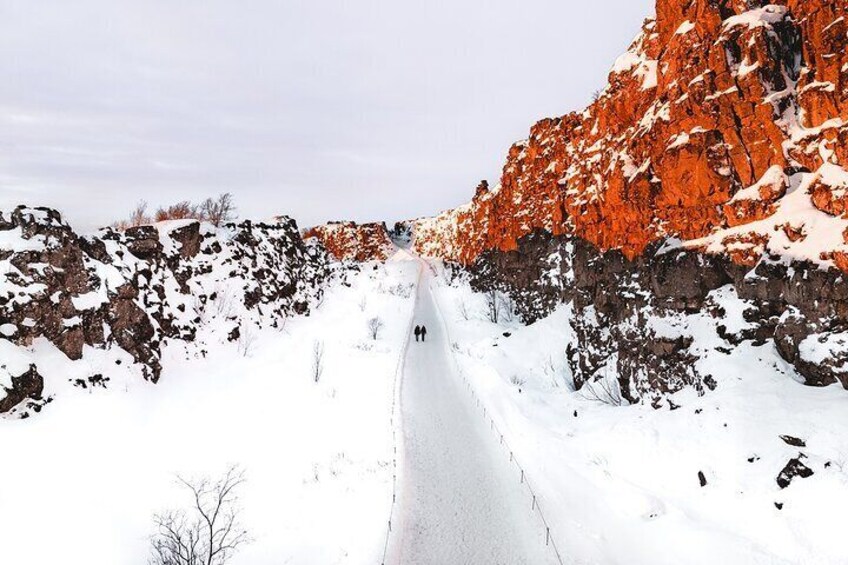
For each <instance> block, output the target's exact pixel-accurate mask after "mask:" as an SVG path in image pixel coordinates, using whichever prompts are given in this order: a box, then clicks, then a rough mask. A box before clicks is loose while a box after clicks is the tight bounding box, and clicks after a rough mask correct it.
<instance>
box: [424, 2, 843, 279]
mask: <svg viewBox="0 0 848 565" xmlns="http://www.w3.org/2000/svg"><path fill="white" fill-rule="evenodd" d="M847 6H848V3H846V2H845V1H844V0H803V1H801V0H784V1H781V2H775V3H773V4H768V3H766V2H762V1H751V0H748V1H745V2H743V1H730V0H659V1H658V2H657V16H656V18H655V19H653V20H648V21H646V22H645V24H644V26H643V29H642V32H641V33H640V34H639V36H638V37H637V38H636V40H635V41H634V43H633V45H632V46H631V48H630V49H629V51H628V52H627V53H625V54H624V55H622V56H621V57H620V58H619V59H618V60H617V61H616V62H615V64H614V66H613V69H612V71H611V73H610V76H609V84H608V86H607V87H606V89H605V90H604V91H602V92H601V93H600V94H599V96H598V99H597V100H596V101H595V102H594V103H593V104H592V105H591V106H590V107H589V108H587V109H586V110H585V111H584V112H582V113H573V114H568V115H565V116H562V117H559V118H554V119H545V120H542V121H540V122H539V123H537V124H536V125H534V126H533V128H532V129H531V131H530V136H529V137H528V138H527V139H526V140H524V141H521V142H519V143H516V144H515V145H514V146H513V147H512V148H511V149H510V151H509V154H508V157H507V162H506V165H505V166H504V169H503V175H502V177H501V182H500V184H499V185H498V186H497V187H495V188H494V189H492V190H489V189H488V187H486V186H481V187H480V188H478V190H477V194H476V195H475V197H474V199H473V200H472V201H471V203H469V204H468V205H467V206H464V207H461V208H459V209H456V210H452V211H449V212H447V213H445V214H443V215H441V216H439V217H437V218H434V219H428V220H423V221H419V222H417V225H416V241H417V247H418V249H419V250H421V251H424V252H427V253H429V254H433V255H437V256H440V257H444V258H448V259H451V260H453V261H458V262H461V263H465V264H469V263H471V262H473V261H474V259H476V258H477V257H478V256H479V255H480V254H481V253H482V252H483V251H485V250H487V249H500V250H502V251H509V250H512V249H515V248H516V245H517V242H518V239H519V238H521V237H522V236H524V235H527V234H529V233H532V232H534V231H536V230H539V229H543V230H546V231H548V232H550V233H552V234H553V235H560V234H569V235H575V236H578V237H580V238H582V239H585V240H586V241H588V242H590V243H592V244H594V245H595V246H596V247H598V248H599V249H601V250H603V251H606V250H610V249H619V250H621V251H622V253H624V255H625V256H627V257H628V258H634V257H636V256H638V255H640V254H642V252H643V251H644V250H645V249H646V247H647V246H648V245H649V244H650V243H652V242H654V241H657V240H660V239H664V238H668V237H675V238H680V239H682V240H700V239H701V238H705V237H708V236H710V240H709V242H710V244H711V246H712V247H711V251H716V252H718V251H721V252H724V253H727V254H730V255H732V256H733V257H734V260H736V261H738V262H743V263H746V264H753V263H755V262H756V261H757V259H758V257H759V256H761V255H762V253H763V252H764V250H765V249H766V248H768V249H769V250H771V251H775V252H780V253H783V254H788V255H797V254H798V253H802V252H803V253H805V255H815V256H814V257H811V258H812V259H813V260H815V261H817V262H821V263H824V264H835V263H839V264H843V263H844V260H842V259H835V258H834V255H837V256H839V257H841V256H842V255H841V254H844V253H845V251H846V247H845V241H844V240H843V238H842V233H841V232H842V230H839V233H838V234H837V236H838V237H831V238H828V239H827V241H822V237H821V236H820V234H817V233H814V232H817V231H818V230H817V227H818V226H816V225H815V224H817V223H818V222H819V221H825V220H827V219H830V218H839V219H840V222H838V224H839V226H841V227H842V229H843V230H844V228H845V227H848V224H846V223H845V222H844V221H842V220H844V218H843V217H842V216H843V215H844V210H843V208H844V205H843V204H842V202H843V199H844V195H843V192H845V188H846V186H848V174H846V172H845V169H844V168H843V167H844V166H845V164H846V160H848V150H846V143H845V142H846V140H848V125H846V122H845V120H846V119H848V50H846V47H848V23H846V19H845V17H846V7H847ZM799 191H800V192H801V193H803V198H801V196H802V195H801V194H797V195H796V194H795V193H796V192H799ZM799 206H800V207H803V208H810V209H811V210H804V212H810V213H809V214H808V215H804V216H801V215H799V214H798V212H799V210H798V209H797V208H798V207H799ZM813 210H819V211H821V212H822V214H821V216H819V215H816V214H813V213H812V212H813ZM775 216H778V217H777V218H776V217H775ZM836 223H837V222H832V223H830V224H833V225H835V224H836ZM784 226H785V228H786V229H785V230H784V229H783V228H784ZM831 227H833V226H832V225H829V226H828V228H831ZM776 228H780V229H777V231H775V229H776ZM787 233H789V235H787ZM817 236H818V237H817ZM813 237H816V238H817V239H819V240H820V241H818V242H816V243H814V244H812V245H810V244H807V245H805V243H807V242H808V241H809V240H810V239H811V238H813ZM693 245H699V243H693ZM811 247H815V249H811Z"/></svg>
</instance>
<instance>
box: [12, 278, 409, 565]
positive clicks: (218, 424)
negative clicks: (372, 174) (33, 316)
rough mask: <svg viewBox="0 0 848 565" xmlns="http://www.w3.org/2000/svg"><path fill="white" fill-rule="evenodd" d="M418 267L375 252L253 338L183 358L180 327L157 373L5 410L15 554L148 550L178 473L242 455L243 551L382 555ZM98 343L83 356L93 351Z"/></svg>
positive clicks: (54, 559) (91, 556)
mask: <svg viewBox="0 0 848 565" xmlns="http://www.w3.org/2000/svg"><path fill="white" fill-rule="evenodd" d="M417 272H418V265H417V263H415V262H410V261H393V262H390V263H387V264H386V265H378V264H373V263H372V264H365V265H363V266H362V268H361V270H360V271H359V272H358V273H354V274H352V275H350V276H351V278H350V282H349V283H346V284H338V285H334V286H332V287H330V289H329V291H328V293H327V296H326V298H325V299H324V301H323V302H322V303H321V305H320V306H318V307H316V308H315V309H314V311H313V312H312V313H311V314H310V315H309V316H306V317H304V316H299V317H297V316H296V317H290V318H289V319H288V321H287V323H286V324H285V325H282V324H278V325H277V327H272V326H270V325H265V326H264V327H262V328H259V327H256V328H255V329H253V330H252V331H253V332H254V334H253V335H254V338H253V340H252V342H251V344H252V345H251V347H250V348H249V350H247V351H245V349H244V347H243V344H240V343H239V342H238V341H234V342H227V341H226V340H224V341H223V342H222V343H219V344H217V345H216V346H215V347H209V348H208V350H207V351H206V354H205V356H203V355H200V356H197V357H193V356H192V357H190V358H187V357H186V355H185V344H184V343H182V342H180V341H172V342H170V344H169V345H167V346H166V347H165V348H164V351H163V355H162V360H161V363H162V367H163V373H162V374H163V378H162V379H161V381H160V382H159V384H157V385H156V386H153V385H152V384H150V383H149V382H146V381H144V380H141V379H134V380H126V381H125V382H122V384H121V386H120V387H118V386H110V387H108V388H105V389H104V388H99V387H97V388H90V387H89V388H87V389H82V388H78V387H74V388H71V389H69V390H66V391H64V392H63V394H62V397H61V399H59V400H57V401H56V402H54V403H52V404H51V406H50V407H49V409H47V410H43V411H42V412H41V413H40V414H38V415H37V417H32V418H28V419H23V420H14V419H10V420H6V421H3V422H2V426H0V445H2V446H3V451H4V453H6V454H8V455H9V457H8V459H6V460H5V461H4V463H3V464H0V532H2V534H0V537H2V540H3V541H2V548H3V551H2V553H3V558H2V560H3V562H4V563H15V564H16V565H44V564H47V563H64V564H68V565H76V564H85V565H114V564H116V563H120V564H126V565H132V564H139V565H141V564H143V563H146V560H147V555H148V536H149V535H150V534H151V533H152V531H153V523H152V515H153V513H154V512H157V511H161V510H163V509H168V508H172V507H173V506H174V505H178V504H181V503H183V502H184V499H183V498H182V497H183V496H184V492H183V491H181V490H179V489H178V487H177V485H176V484H175V474H177V473H179V474H182V475H184V476H188V477H191V476H201V475H213V476H215V475H217V473H219V472H222V471H223V469H224V468H226V467H227V466H228V465H230V464H233V463H236V464H239V465H241V467H242V468H243V469H244V470H245V472H246V478H247V482H246V484H245V486H244V490H243V491H242V500H241V502H242V507H243V509H244V514H243V516H244V520H243V521H244V524H245V526H246V527H247V529H248V530H249V533H250V535H251V537H252V538H253V542H252V543H250V544H249V545H248V546H245V548H244V550H242V551H241V552H239V553H238V554H237V555H236V557H235V559H233V561H232V564H233V565H242V564H251V565H263V564H268V565H271V564H274V565H276V564H279V563H292V564H304V565H308V564H314V563H328V564H329V563H350V564H363V565H365V564H369V565H371V564H373V563H376V562H378V559H379V557H380V556H381V555H382V549H383V542H384V536H385V524H386V518H387V516H388V513H389V509H390V505H391V483H392V466H391V460H392V441H391V438H392V434H391V426H390V411H391V405H392V394H393V389H394V386H393V384H394V378H395V369H396V367H397V356H398V355H399V353H400V351H401V348H402V345H403V343H404V340H405V339H406V337H407V335H406V328H407V327H408V324H409V317H410V315H411V312H412V307H413V296H414V292H413V286H414V284H415V282H416V278H417ZM374 317H379V318H380V319H381V320H382V321H383V322H384V324H385V326H384V328H383V330H382V331H381V332H380V335H379V336H378V339H377V340H372V339H371V338H370V337H369V336H368V331H367V327H366V324H367V320H369V319H371V318H374ZM198 339H200V338H198ZM316 342H321V343H323V344H324V348H325V369H324V372H323V375H322V377H321V378H320V380H319V382H317V383H316V382H314V380H313V377H312V350H313V347H314V344H315V343H316ZM51 347H52V346H51ZM47 349H49V348H46V349H45V351H37V352H35V355H36V356H37V359H38V360H39V362H40V363H41V362H46V360H47V358H48V357H49V356H50V355H61V352H57V351H53V353H50V352H49V351H47ZM54 349H55V348H54ZM90 353H92V352H89V351H87V352H86V356H85V357H84V359H83V360H82V361H79V362H78V363H83V364H85V363H92V364H94V363H97V358H96V357H92V356H90V355H89V354H90ZM45 542H47V543H45Z"/></svg>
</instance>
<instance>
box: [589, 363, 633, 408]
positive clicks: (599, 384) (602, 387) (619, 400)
mask: <svg viewBox="0 0 848 565" xmlns="http://www.w3.org/2000/svg"><path fill="white" fill-rule="evenodd" d="M580 392H581V393H582V394H583V397H584V398H586V399H587V400H594V401H597V402H600V403H602V404H607V405H609V406H623V405H624V402H625V401H624V398H623V397H622V396H621V387H620V385H619V384H618V379H616V377H615V375H614V374H613V372H612V371H611V370H610V368H609V365H606V366H605V367H604V368H603V370H602V373H601V374H600V375H598V376H596V377H595V378H593V379H589V380H588V381H586V383H585V384H584V385H583V388H582V389H580Z"/></svg>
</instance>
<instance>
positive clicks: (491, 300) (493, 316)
mask: <svg viewBox="0 0 848 565" xmlns="http://www.w3.org/2000/svg"><path fill="white" fill-rule="evenodd" d="M486 313H487V314H488V316H489V321H490V322H492V323H493V324H497V323H498V321H499V320H500V317H501V300H500V297H499V296H498V291H497V290H495V289H494V288H493V289H491V290H489V291H488V292H487V293H486Z"/></svg>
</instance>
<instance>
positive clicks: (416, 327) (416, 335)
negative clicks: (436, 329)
mask: <svg viewBox="0 0 848 565" xmlns="http://www.w3.org/2000/svg"><path fill="white" fill-rule="evenodd" d="M420 335H421V326H415V341H418V336H420Z"/></svg>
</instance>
